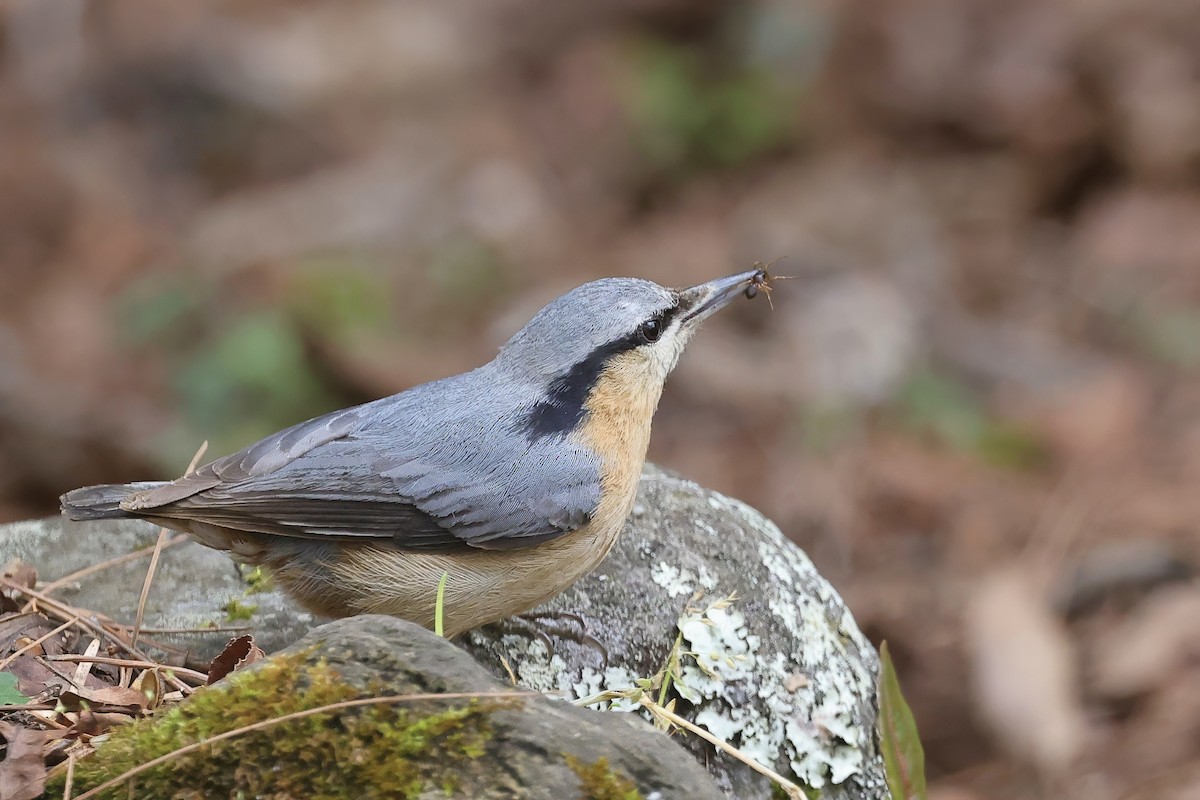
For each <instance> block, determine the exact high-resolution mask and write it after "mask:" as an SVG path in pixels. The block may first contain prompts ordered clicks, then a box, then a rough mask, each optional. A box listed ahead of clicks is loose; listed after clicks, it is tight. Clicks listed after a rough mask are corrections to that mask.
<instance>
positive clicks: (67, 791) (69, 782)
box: [63, 755, 75, 800]
mask: <svg viewBox="0 0 1200 800" xmlns="http://www.w3.org/2000/svg"><path fill="white" fill-rule="evenodd" d="M74 785H75V756H74V755H69V756H67V777H66V780H65V781H64V782H63V800H71V789H72V788H73V787H74Z"/></svg>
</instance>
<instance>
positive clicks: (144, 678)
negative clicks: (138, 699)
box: [133, 669, 162, 709]
mask: <svg viewBox="0 0 1200 800" xmlns="http://www.w3.org/2000/svg"><path fill="white" fill-rule="evenodd" d="M133 689H134V690H135V691H137V692H141V694H142V696H143V697H145V698H146V708H148V709H154V708H158V704H159V703H160V702H162V680H160V679H159V677H158V670H154V669H147V670H142V674H140V675H138V676H137V678H135V679H134V681H133Z"/></svg>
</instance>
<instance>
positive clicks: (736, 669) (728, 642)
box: [660, 495, 874, 789]
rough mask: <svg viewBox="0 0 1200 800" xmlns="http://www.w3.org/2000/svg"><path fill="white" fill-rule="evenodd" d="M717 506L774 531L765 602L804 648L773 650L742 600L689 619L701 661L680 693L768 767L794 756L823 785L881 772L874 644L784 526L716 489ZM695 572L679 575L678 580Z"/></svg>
mask: <svg viewBox="0 0 1200 800" xmlns="http://www.w3.org/2000/svg"><path fill="white" fill-rule="evenodd" d="M708 503H709V505H710V506H712V507H713V508H714V509H721V510H724V511H728V512H730V514H731V515H732V516H737V517H739V518H741V519H748V520H749V521H750V522H749V527H751V528H755V529H757V531H761V532H763V533H765V534H768V535H766V536H761V537H758V538H759V541H758V543H757V550H758V554H759V556H760V557H761V559H762V563H763V565H764V567H765V569H766V570H767V572H768V573H769V574H770V576H771V580H770V581H769V582H768V583H766V584H764V589H763V594H762V596H761V597H760V598H758V599H759V600H760V602H761V603H762V605H764V606H765V607H766V609H767V610H768V611H769V612H770V614H771V615H772V616H773V617H774V618H775V620H777V622H778V623H779V624H780V625H781V626H782V628H783V629H784V630H786V631H787V633H788V634H789V636H790V638H791V641H793V642H795V643H796V646H797V647H799V648H800V649H799V650H798V651H797V652H793V653H781V652H768V651H764V650H763V649H762V646H761V642H760V638H759V637H758V636H757V635H755V634H752V633H750V632H749V629H752V628H754V627H755V626H754V624H753V620H751V621H750V622H749V623H747V620H746V618H745V616H744V613H743V612H742V611H741V610H739V609H738V608H737V607H736V606H735V607H733V608H727V609H724V610H713V609H710V610H709V611H707V612H705V613H703V614H702V615H694V614H693V615H691V616H685V617H684V618H683V619H681V620H680V623H679V629H680V631H681V633H682V634H683V641H684V645H685V650H686V651H688V652H689V653H691V654H692V657H691V658H690V659H685V660H684V663H683V666H682V669H681V682H682V684H683V686H681V687H679V692H680V694H681V696H683V697H684V699H686V700H688V701H689V702H692V703H693V704H694V705H696V706H697V708H696V711H695V714H694V721H695V722H696V724H698V725H701V726H703V727H705V728H706V729H708V730H709V731H711V732H712V733H714V734H715V735H717V736H720V737H721V738H722V739H725V740H726V741H728V742H730V743H731V744H733V745H734V746H736V747H738V748H739V749H741V750H742V751H743V752H745V753H746V754H747V755H751V756H752V757H754V758H755V759H757V760H759V761H761V762H762V763H764V764H767V765H771V766H776V765H778V762H779V761H780V760H781V759H783V760H785V761H786V762H787V763H788V765H789V766H790V768H791V771H792V772H793V774H794V775H795V776H796V778H797V779H799V780H800V781H802V782H803V783H805V784H807V785H808V786H811V787H813V788H817V789H819V788H822V787H824V786H826V785H828V784H838V783H842V782H843V781H845V780H846V779H848V778H850V777H851V776H854V775H856V774H857V775H860V776H865V775H866V774H867V773H868V772H869V771H871V770H872V769H873V768H874V767H873V763H874V759H873V757H868V755H867V754H868V753H870V752H871V748H872V737H873V731H872V728H871V725H870V723H869V722H867V723H866V724H864V721H863V720H862V719H861V711H860V709H861V703H862V700H863V698H865V697H870V696H871V695H872V694H873V692H874V676H873V674H872V673H871V669H870V667H869V666H868V665H867V664H865V663H862V661H861V659H860V657H859V654H860V653H870V652H871V650H870V646H869V645H868V644H867V642H866V641H865V639H863V637H862V634H861V633H860V632H859V630H858V627H857V625H855V623H854V620H853V618H852V617H851V616H850V615H849V613H848V612H846V611H845V609H844V607H843V606H842V601H841V598H840V597H838V595H837V593H836V592H835V591H834V590H833V588H832V587H831V586H830V585H829V584H828V583H827V582H826V581H825V580H824V579H823V578H821V577H820V575H818V574H817V571H816V568H815V567H814V566H813V564H812V562H811V561H810V560H809V559H808V557H807V556H805V555H804V553H803V552H802V551H801V550H800V549H799V548H797V547H795V545H793V544H791V543H790V542H788V541H787V540H785V539H784V537H783V535H782V533H780V532H779V529H778V528H777V527H776V526H775V525H774V524H772V523H771V522H770V521H768V520H766V519H765V518H762V516H761V515H760V514H759V513H758V512H756V511H754V510H753V509H751V508H749V507H748V506H745V505H744V504H742V503H740V502H738V501H736V500H731V499H729V498H724V497H720V496H717V495H710V496H709V497H708ZM757 531H756V532H757ZM685 572H686V570H685V569H676V570H675V571H674V573H673V574H672V577H673V578H674V580H675V583H676V584H677V585H678V584H680V583H681V582H683V581H684V575H683V573H685ZM660 585H662V584H660ZM664 588H665V587H664ZM847 642H850V643H852V644H854V645H857V647H856V648H855V649H856V651H857V652H854V653H851V652H848V649H847ZM752 698H757V700H756V701H753V700H752Z"/></svg>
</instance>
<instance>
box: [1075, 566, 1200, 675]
mask: <svg viewBox="0 0 1200 800" xmlns="http://www.w3.org/2000/svg"><path fill="white" fill-rule="evenodd" d="M1196 652H1200V589H1196V588H1193V587H1190V586H1186V587H1179V588H1171V589H1163V590H1160V591H1158V592H1155V593H1154V594H1152V595H1151V596H1150V597H1148V598H1147V599H1146V600H1145V602H1144V603H1142V604H1141V605H1140V606H1139V607H1138V608H1137V610H1136V611H1135V612H1134V613H1133V614H1131V615H1130V616H1129V617H1127V618H1126V619H1125V620H1124V621H1123V622H1122V623H1120V624H1119V625H1117V626H1115V627H1113V628H1111V629H1108V630H1107V631H1105V632H1104V633H1103V635H1102V637H1101V639H1100V641H1099V643H1098V644H1097V646H1096V651H1095V659H1094V663H1095V665H1096V675H1095V682H1096V689H1097V690H1098V691H1099V692H1100V693H1101V694H1103V695H1105V696H1107V697H1116V698H1124V697H1131V696H1133V695H1137V694H1142V693H1144V692H1148V691H1151V690H1152V689H1154V688H1155V687H1156V686H1161V685H1162V684H1163V683H1164V682H1165V681H1166V680H1167V678H1168V677H1169V676H1170V674H1171V673H1172V672H1173V671H1174V670H1176V669H1177V668H1179V667H1180V666H1182V665H1184V664H1185V663H1187V661H1188V659H1189V658H1190V657H1192V655H1193V654H1194V653H1196Z"/></svg>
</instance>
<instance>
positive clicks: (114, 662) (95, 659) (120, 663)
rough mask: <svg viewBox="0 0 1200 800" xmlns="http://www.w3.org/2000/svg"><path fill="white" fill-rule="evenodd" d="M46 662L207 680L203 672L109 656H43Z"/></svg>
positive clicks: (201, 680)
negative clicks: (87, 664) (164, 673)
mask: <svg viewBox="0 0 1200 800" xmlns="http://www.w3.org/2000/svg"><path fill="white" fill-rule="evenodd" d="M44 658H45V659H46V660H47V661H66V662H69V663H75V664H78V663H82V662H85V661H87V662H92V663H95V664H108V665H110V666H114V667H133V668H134V669H158V670H162V671H163V672H171V673H174V674H175V675H182V676H184V677H188V678H194V679H196V680H199V681H200V682H201V683H204V682H205V681H207V680H208V676H207V675H205V674H204V673H203V672H197V671H196V670H194V669H188V668H187V667H171V666H167V665H165V664H157V663H155V662H153V661H139V660H137V659H132V658H112V657H110V656H87V655H84V656H80V655H74V654H66V655H61V656H44Z"/></svg>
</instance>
